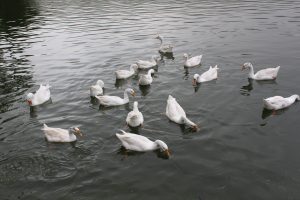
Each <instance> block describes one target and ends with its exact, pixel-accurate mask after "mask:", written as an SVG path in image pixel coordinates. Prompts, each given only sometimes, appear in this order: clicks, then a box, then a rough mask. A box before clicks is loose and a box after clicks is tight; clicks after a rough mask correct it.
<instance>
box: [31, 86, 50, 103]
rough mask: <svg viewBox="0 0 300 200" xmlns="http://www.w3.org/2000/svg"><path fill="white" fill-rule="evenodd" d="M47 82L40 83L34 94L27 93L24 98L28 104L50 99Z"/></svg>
mask: <svg viewBox="0 0 300 200" xmlns="http://www.w3.org/2000/svg"><path fill="white" fill-rule="evenodd" d="M50 87H51V86H50V85H49V84H47V85H42V84H41V85H40V88H39V89H38V90H37V91H36V92H35V94H32V93H28V94H27V97H26V100H27V102H28V104H29V106H36V105H40V104H43V103H45V102H46V101H48V100H49V99H50V90H49V88H50Z"/></svg>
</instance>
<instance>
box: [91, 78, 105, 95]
mask: <svg viewBox="0 0 300 200" xmlns="http://www.w3.org/2000/svg"><path fill="white" fill-rule="evenodd" d="M103 87H104V83H103V81H101V80H98V81H97V83H96V85H92V86H91V87H90V96H91V97H95V96H97V95H102V94H103Z"/></svg>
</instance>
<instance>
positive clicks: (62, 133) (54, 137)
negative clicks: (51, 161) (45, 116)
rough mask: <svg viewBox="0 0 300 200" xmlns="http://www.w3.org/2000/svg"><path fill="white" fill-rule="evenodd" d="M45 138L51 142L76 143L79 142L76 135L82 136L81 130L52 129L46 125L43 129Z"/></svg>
mask: <svg viewBox="0 0 300 200" xmlns="http://www.w3.org/2000/svg"><path fill="white" fill-rule="evenodd" d="M42 130H43V131H44V134H45V137H46V139H47V141H49V142H74V141H76V140H77V137H76V135H75V134H79V135H81V132H80V130H79V128H76V127H75V128H70V129H69V130H66V129H62V128H52V127H48V126H47V125H46V124H44V127H43V128H42Z"/></svg>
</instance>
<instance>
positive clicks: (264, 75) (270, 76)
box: [242, 62, 280, 80]
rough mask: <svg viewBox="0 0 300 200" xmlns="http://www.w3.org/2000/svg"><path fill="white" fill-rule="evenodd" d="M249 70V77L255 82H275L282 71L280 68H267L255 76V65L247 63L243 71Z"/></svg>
mask: <svg viewBox="0 0 300 200" xmlns="http://www.w3.org/2000/svg"><path fill="white" fill-rule="evenodd" d="M245 69H248V70H249V75H248V78H250V79H254V80H275V79H276V78H277V75H278V71H279V69H280V66H278V67H275V68H266V69H262V70H259V71H257V72H256V73H255V74H254V70H253V65H252V64H251V63H250V62H246V63H244V64H243V65H242V70H245Z"/></svg>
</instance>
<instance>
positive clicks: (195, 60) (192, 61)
mask: <svg viewBox="0 0 300 200" xmlns="http://www.w3.org/2000/svg"><path fill="white" fill-rule="evenodd" d="M183 57H184V58H185V62H184V66H186V67H195V66H197V65H200V63H201V60H202V55H199V56H194V57H192V58H189V55H188V54H186V53H185V54H183Z"/></svg>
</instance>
